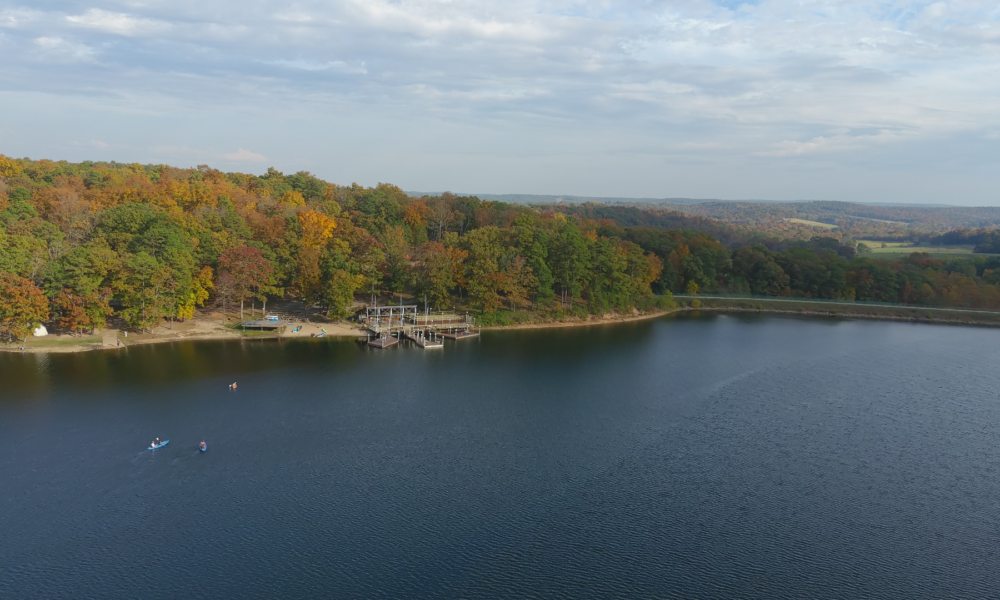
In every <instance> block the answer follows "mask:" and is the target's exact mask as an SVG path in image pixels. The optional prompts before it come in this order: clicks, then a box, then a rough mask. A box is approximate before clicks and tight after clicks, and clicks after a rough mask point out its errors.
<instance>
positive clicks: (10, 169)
mask: <svg viewBox="0 0 1000 600" xmlns="http://www.w3.org/2000/svg"><path fill="white" fill-rule="evenodd" d="M23 170H24V169H23V168H21V164H20V163H18V162H17V161H16V160H14V159H13V158H7V157H6V156H4V155H3V154H0V177H16V176H17V175H19V174H20V173H21V171H23Z"/></svg>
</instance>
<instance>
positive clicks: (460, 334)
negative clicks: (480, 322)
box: [438, 329, 479, 340]
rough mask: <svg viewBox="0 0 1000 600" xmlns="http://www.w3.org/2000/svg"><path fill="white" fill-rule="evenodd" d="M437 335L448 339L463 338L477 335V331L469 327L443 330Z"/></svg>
mask: <svg viewBox="0 0 1000 600" xmlns="http://www.w3.org/2000/svg"><path fill="white" fill-rule="evenodd" d="M438 335H439V336H441V337H443V338H445V339H448V340H464V339H465V338H473V337H479V332H478V331H471V330H469V329H456V330H453V331H443V332H440V333H438Z"/></svg>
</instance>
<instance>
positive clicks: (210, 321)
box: [0, 306, 1000, 353]
mask: <svg viewBox="0 0 1000 600" xmlns="http://www.w3.org/2000/svg"><path fill="white" fill-rule="evenodd" d="M694 311H705V312H730V313H766V314H782V315H798V316H819V317H837V318H843V319H868V320H876V321H908V322H916V323H939V324H948V325H973V326H980V327H982V326H986V327H998V326H1000V322H989V321H976V320H961V319H947V318H938V317H934V318H917V317H911V316H904V315H891V314H870V313H848V312H831V311H827V310H788V309H779V308H744V307H737V306H703V307H699V308H693V307H688V306H681V307H677V308H673V309H669V310H660V311H655V312H648V313H641V314H633V315H627V316H622V315H615V316H593V317H592V318H589V319H580V320H574V321H552V322H547V323H520V324H517V325H505V326H493V327H483V328H482V330H483V331H514V330H520V329H561V328H565V327H593V326H598V325H616V324H619V323H634V322H638V321H648V320H650V319H657V318H659V317H663V316H666V315H670V314H676V313H681V312H694ZM294 327H299V330H298V331H296V332H293V331H292V329H293V328H294ZM319 333H324V337H331V338H334V337H336V338H344V337H351V338H358V337H363V336H364V335H365V334H364V331H363V330H362V329H361V327H360V326H359V325H357V324H352V323H348V322H346V321H338V322H335V323H314V322H309V321H304V322H298V323H293V324H292V325H291V326H289V327H287V328H286V329H285V331H284V332H282V333H266V332H260V333H258V332H246V333H244V332H240V331H237V330H235V329H230V328H228V327H223V326H222V324H221V322H220V321H219V319H218V318H212V317H209V316H203V315H200V316H196V317H195V318H194V319H191V320H190V321H187V322H185V323H178V324H175V325H174V328H170V327H165V326H160V327H156V328H154V329H153V330H152V332H150V333H144V334H135V333H132V334H131V335H128V336H127V337H126V334H125V332H123V331H121V330H116V329H106V330H102V331H99V332H98V333H97V334H95V335H89V336H88V335H84V336H72V335H67V334H59V335H55V334H53V335H49V336H45V337H43V338H29V341H28V342H27V343H26V344H25V345H24V350H23V352H31V353H65V352H89V351H92V350H118V349H121V348H128V347H130V346H143V345H147V344H163V343H171V342H187V341H205V340H239V339H248V340H255V339H257V340H265V339H293V338H312V337H315V336H316V335H318V334H319ZM0 352H22V350H21V345H20V344H3V345H0Z"/></svg>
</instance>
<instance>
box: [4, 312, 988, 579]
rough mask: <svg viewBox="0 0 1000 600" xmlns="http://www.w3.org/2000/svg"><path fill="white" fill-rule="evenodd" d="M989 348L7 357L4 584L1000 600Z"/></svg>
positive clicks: (792, 328) (923, 337) (916, 337)
mask: <svg viewBox="0 0 1000 600" xmlns="http://www.w3.org/2000/svg"><path fill="white" fill-rule="evenodd" d="M997 365H1000V331H998V330H991V329H975V328H963V327H941V326H930V325H914V324H899V323H877V322H852V321H837V320H829V321H827V320H803V319H793V318H775V317H747V318H740V317H731V316H714V317H713V316H704V317H700V318H698V317H694V318H679V319H664V320H660V321H655V322H646V323H637V324H627V325H618V326H613V327H600V328H589V329H564V330H552V331H527V332H507V333H494V334H489V335H484V336H483V337H482V339H480V340H463V341H461V342H458V343H449V344H448V345H447V346H446V348H445V349H444V350H443V351H424V350H420V349H417V348H397V349H393V350H389V351H383V352H376V351H369V350H366V349H365V348H364V347H362V346H359V345H358V344H356V343H355V342H354V341H336V340H310V341H299V342H291V343H289V342H285V343H277V342H260V341H258V342H244V343H239V342H235V343H228V342H227V343H187V344H177V345H172V346H157V347H145V348H140V347H136V348H130V349H127V350H124V351H113V352H103V353H98V352H93V353H85V354H77V355H49V356H45V355H26V356H21V355H18V354H3V355H0V597H2V598H59V597H67V598H68V597H73V598H80V597H84V598H89V597H96V598H111V597H122V598H125V597H129V598H140V597H142V598H147V599H151V598H181V597H188V598H191V597H193V598H279V597H289V598H290V597H345V598H351V597H353V598H415V597H466V598H469V597H484V598H514V597H546V598H560V597H561V598H606V597H622V598H654V597H655V598H719V597H741V598H806V597H809V598H864V597H872V598H943V597H956V598H957V597H963V598H969V597H976V598H985V597H996V596H997V593H998V590H1000V569H998V567H1000V554H998V551H1000V468H998V467H1000V401H998V395H1000V386H998V385H997V383H998V374H1000V370H998V368H997ZM233 381H237V382H238V383H239V387H238V389H237V391H235V392H231V391H230V390H229V389H228V387H227V386H228V384H229V383H231V382H233ZM156 436H159V437H161V438H164V439H169V440H170V445H169V446H167V447H166V448H164V449H162V450H157V451H155V452H149V451H146V450H145V448H146V446H148V445H149V441H150V440H151V439H153V438H154V437H156ZM202 439H205V440H206V441H207V442H208V448H209V449H208V452H206V453H204V454H202V453H199V452H198V451H197V449H196V444H197V443H198V442H200V441H201V440H202Z"/></svg>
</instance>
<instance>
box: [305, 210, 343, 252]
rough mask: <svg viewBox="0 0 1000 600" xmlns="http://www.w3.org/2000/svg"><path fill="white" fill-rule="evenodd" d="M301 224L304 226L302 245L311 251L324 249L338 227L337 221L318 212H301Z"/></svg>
mask: <svg viewBox="0 0 1000 600" xmlns="http://www.w3.org/2000/svg"><path fill="white" fill-rule="evenodd" d="M299 223H300V224H301V225H302V245H303V246H305V247H306V248H310V249H318V248H321V247H323V246H324V245H325V244H326V242H327V240H329V239H330V237H331V236H333V230H334V229H336V227H337V221H336V220H334V219H331V218H330V217H328V216H326V215H325V214H323V213H321V212H319V211H317V210H304V211H302V212H300V213H299Z"/></svg>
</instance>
